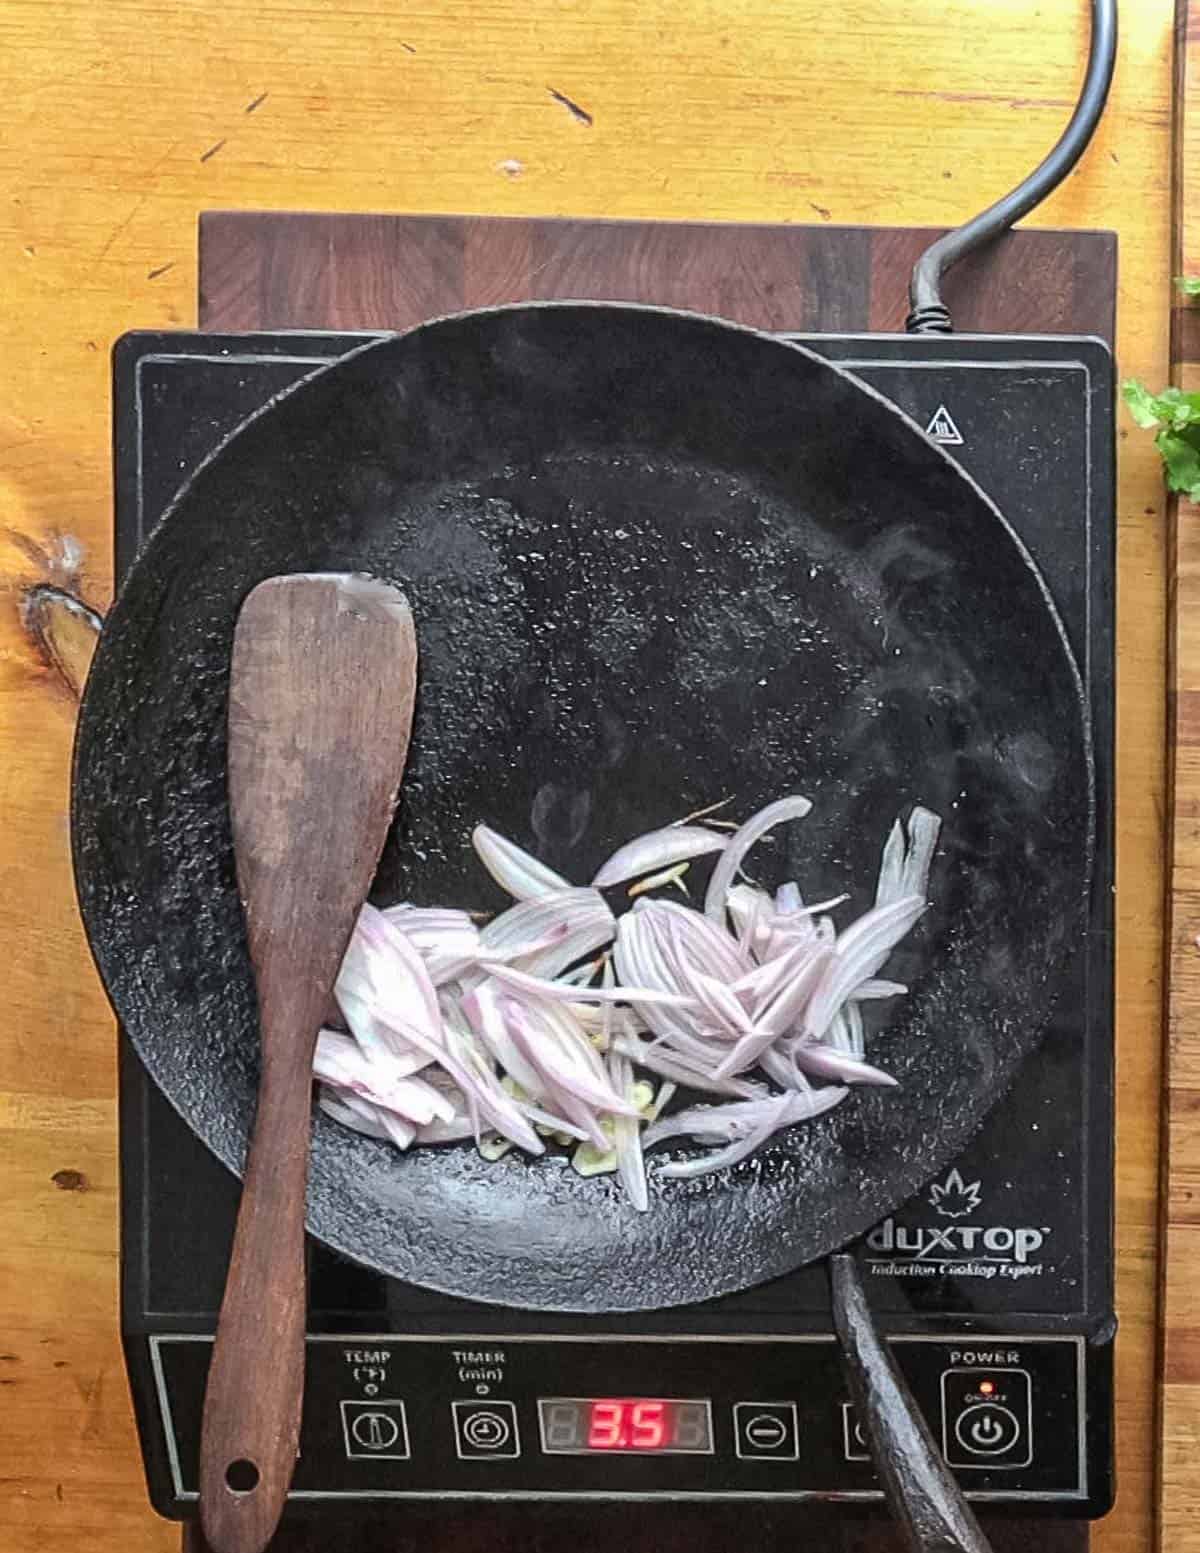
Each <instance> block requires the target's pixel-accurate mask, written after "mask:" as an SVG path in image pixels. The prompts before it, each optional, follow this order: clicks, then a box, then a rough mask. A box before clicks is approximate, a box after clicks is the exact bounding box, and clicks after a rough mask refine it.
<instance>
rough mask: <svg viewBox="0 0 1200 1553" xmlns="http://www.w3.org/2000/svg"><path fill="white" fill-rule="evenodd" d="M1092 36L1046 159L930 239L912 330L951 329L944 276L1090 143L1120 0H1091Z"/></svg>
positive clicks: (913, 289) (916, 278)
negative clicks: (1075, 95)
mask: <svg viewBox="0 0 1200 1553" xmlns="http://www.w3.org/2000/svg"><path fill="white" fill-rule="evenodd" d="M1091 5H1092V39H1091V46H1090V48H1089V50H1088V62H1087V70H1086V71H1085V72H1084V77H1083V85H1082V86H1081V87H1080V89H1079V101H1078V102H1077V103H1076V105H1075V112H1074V113H1073V114H1072V115H1071V122H1070V123H1069V124H1068V125H1067V127H1066V129H1065V130H1063V132H1062V136H1061V138H1060V139H1059V142H1058V144H1057V145H1056V146H1055V147H1054V149H1053V151H1051V152H1050V154H1049V156H1047V157H1046V159H1045V161H1044V162H1042V163H1041V164H1040V166H1038V167H1037V168H1035V169H1034V171H1033V172H1031V173H1030V174H1029V176H1028V178H1026V179H1025V180H1024V182H1023V183H1019V184H1018V185H1017V187H1016V188H1015V189H1013V190H1012V191H1011V192H1010V193H1008V194H1006V195H1005V196H1004V198H1003V199H998V200H997V201H996V203H995V204H994V205H989V206H988V208H987V209H986V210H985V211H982V212H981V213H980V214H979V215H978V216H974V217H973V218H972V219H971V220H970V221H968V222H966V223H965V224H964V225H963V226H960V227H955V229H954V231H953V232H947V233H946V235H945V236H944V237H939V238H938V240H937V242H935V243H931V244H930V246H929V247H928V248H927V249H926V250H925V252H924V253H923V254H922V255H921V257H920V258H919V259H918V260H917V262H916V264H915V265H914V266H913V272H912V279H911V281H910V282H909V287H908V300H909V305H910V307H911V309H912V311H911V312H910V313H909V315H908V319H907V321H906V323H905V326H904V327H905V328H906V329H907V330H908V332H909V333H910V334H951V333H952V332H953V329H954V325H953V324H952V323H951V321H950V310H949V309H948V308H947V307H946V305H945V303H944V302H943V301H942V289H941V281H942V276H943V275H944V274H945V273H946V271H947V270H948V269H949V268H950V266H951V265H952V264H957V263H958V261H959V260H960V259H961V258H963V256H964V255H965V254H968V253H970V252H971V251H972V250H973V249H975V248H979V247H982V245H983V244H984V243H990V242H991V241H992V239H993V238H995V237H999V236H1000V234H1001V232H1007V231H1008V229H1009V227H1010V226H1012V225H1013V223H1014V222H1017V221H1019V220H1020V219H1021V217H1022V216H1027V215H1028V214H1029V212H1030V211H1031V210H1032V209H1033V207H1034V206H1035V205H1040V204H1041V202H1042V200H1044V199H1045V198H1046V196H1047V195H1048V194H1049V193H1051V192H1052V190H1054V189H1056V188H1057V187H1058V186H1059V184H1060V183H1061V182H1062V181H1063V179H1064V178H1065V177H1066V176H1067V174H1068V173H1069V172H1070V171H1071V169H1072V167H1074V166H1075V163H1076V162H1077V161H1078V160H1079V158H1080V157H1081V156H1082V155H1083V153H1084V151H1085V150H1086V149H1087V145H1088V142H1089V141H1090V140H1091V138H1092V135H1093V133H1094V132H1095V129H1096V125H1097V124H1098V123H1099V122H1100V115H1101V114H1102V113H1103V112H1104V104H1105V102H1106V100H1107V98H1108V88H1109V85H1110V83H1111V82H1112V75H1113V64H1114V62H1115V60H1116V54H1117V0H1091Z"/></svg>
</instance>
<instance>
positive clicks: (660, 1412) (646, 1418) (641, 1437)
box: [630, 1402, 667, 1451]
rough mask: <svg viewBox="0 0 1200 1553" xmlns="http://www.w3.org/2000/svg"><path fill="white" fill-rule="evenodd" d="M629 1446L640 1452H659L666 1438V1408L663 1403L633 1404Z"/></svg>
mask: <svg viewBox="0 0 1200 1553" xmlns="http://www.w3.org/2000/svg"><path fill="white" fill-rule="evenodd" d="M631 1411H632V1414H633V1430H632V1433H631V1434H630V1444H631V1445H633V1446H635V1447H636V1448H637V1449H638V1450H640V1451H657V1450H661V1449H662V1446H663V1443H664V1441H665V1440H666V1438H667V1418H666V1414H667V1408H666V1403H664V1402H634V1403H633V1404H632V1409H631Z"/></svg>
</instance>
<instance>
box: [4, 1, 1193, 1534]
mask: <svg viewBox="0 0 1200 1553" xmlns="http://www.w3.org/2000/svg"><path fill="white" fill-rule="evenodd" d="M1124 12H1125V14H1124V16H1123V18H1122V21H1123V28H1124V32H1123V38H1122V44H1121V60H1120V63H1119V66H1118V76H1117V84H1116V87H1115V90H1114V96H1113V99H1112V103H1111V106H1110V110H1109V115H1108V118H1107V120H1106V122H1105V125H1104V126H1103V128H1102V130H1101V133H1100V135H1099V137H1098V139H1097V141H1096V143H1095V145H1094V146H1093V148H1092V149H1091V151H1090V153H1089V155H1088V157H1087V160H1086V161H1085V163H1084V164H1083V166H1082V167H1081V168H1080V170H1079V171H1078V172H1077V173H1076V174H1075V175H1073V177H1072V178H1071V179H1070V180H1069V181H1068V183H1067V184H1066V186H1065V187H1064V188H1063V189H1062V190H1061V191H1060V192H1059V193H1058V194H1057V195H1056V196H1055V197H1054V199H1053V200H1052V201H1051V202H1050V203H1048V204H1047V205H1046V206H1045V207H1044V208H1043V209H1042V210H1041V211H1039V212H1038V213H1037V222H1038V223H1039V224H1045V225H1067V226H1071V225H1075V226H1108V227H1113V228H1115V229H1116V230H1117V231H1118V232H1119V234H1120V238H1121V293H1120V328H1119V336H1118V344H1119V352H1120V356H1121V365H1122V369H1123V371H1125V372H1128V373H1133V374H1136V375H1138V376H1142V377H1146V378H1148V379H1151V380H1154V381H1163V380H1165V375H1166V372H1167V343H1168V330H1167V314H1168V308H1169V303H1170V296H1169V289H1168V277H1169V273H1170V269H1169V167H1170V160H1169V107H1170V41H1171V40H1170V34H1171V3H1170V0H1127V3H1126V5H1125V6H1124ZM1085 33H1086V6H1085V4H1084V0H1004V3H1003V4H998V3H997V0H937V3H936V4H935V3H933V0H906V3H898V0H846V3H845V4H843V5H842V6H840V7H838V8H836V9H835V10H831V9H830V8H829V7H828V6H827V5H825V4H822V3H818V0H788V3H787V4H786V5H784V4H777V3H774V0H698V3H695V4H691V5H688V6H686V7H683V6H679V5H676V4H672V3H671V0H637V3H635V0H590V3H584V0H557V3H550V0H526V3H524V4H517V3H516V0H484V3H483V4H476V5H471V6H468V5H466V4H465V3H463V0H443V4H441V5H431V4H424V5H422V4H418V5H416V6H415V7H405V8H400V7H397V6H395V5H392V4H390V3H388V0H355V3H354V4H353V5H330V6H327V7H318V6H314V5H312V4H301V3H300V0H274V3H273V4H270V5H267V4H259V5H252V4H247V3H245V0H228V3H225V4H223V5H221V6H216V5H202V4H195V3H190V0H169V3H167V0H160V3H158V4H154V3H151V0H109V3H108V4H107V5H105V6H103V7H102V6H100V5H97V4H96V3H95V0H60V3H58V4H55V5H50V4H49V3H47V0H0V61H3V64H2V65H0V70H2V71H3V76H4V80H3V91H0V191H2V193H0V254H2V255H3V260H4V265H5V284H4V288H3V294H4V303H3V304H2V305H0V348H2V351H3V355H2V359H3V361H4V364H5V369H6V370H5V371H4V373H3V377H2V379H0V528H3V531H4V532H3V534H2V535H0V568H2V571H3V579H4V582H5V585H6V586H5V592H4V600H5V602H4V605H3V609H2V611H0V793H2V795H3V797H2V801H0V879H2V882H3V888H0V942H3V944H4V946H5V954H6V960H7V963H8V967H9V976H10V979H9V980H8V982H7V987H8V994H7V1006H8V1016H7V1020H6V1022H5V1027H4V1034H3V1037H0V1388H3V1392H2V1400H0V1548H2V1549H3V1550H4V1553H33V1550H35V1549H36V1550H37V1553H59V1550H63V1553H65V1550H66V1549H72V1550H73V1549H75V1548H77V1547H78V1546H80V1545H83V1546H86V1547H87V1548H89V1549H90V1550H92V1553H108V1550H110V1549H111V1550H113V1553H115V1550H117V1549H120V1550H122V1553H144V1550H166V1549H173V1548H175V1547H177V1545H178V1531H177V1530H176V1529H175V1528H172V1527H169V1526H167V1525H165V1524H164V1523H160V1522H156V1521H155V1520H154V1518H153V1517H152V1515H151V1513H150V1512H149V1510H148V1509H147V1507H146V1504H145V1500H144V1495H143V1491H142V1485H141V1481H140V1468H139V1463H138V1458H137V1451H136V1445H135V1440H134V1435H133V1429H132V1422H131V1418H130V1410H129V1405H128V1400H127V1394H126V1387H125V1379H124V1374H123V1369H122V1363H121V1357H120V1351H119V1346H118V1341H117V1307H116V1288H117V1284H116V1274H117V1249H116V1179H115V1177H116V1147H115V1104H114V1091H115V1074H114V1053H115V1046H114V1041H113V1027H112V1020H111V1016H110V1014H109V1011H108V1009H107V1006H106V1004H105V1002H104V999H103V997H102V995H101V993H100V991H99V988H98V986H97V983H96V980H95V977H94V974H93V972H92V968H91V965H90V962H89V960H88V956H87V951H86V948H85V945H84V942H83V938H82V934H81V931H80V929H79V925H78V922H77V919H76V916H75V910H74V902H73V895H72V886H71V875H70V863H69V856H68V848H67V823H66V812H67V794H68V767H69V758H70V745H71V735H72V726H73V719H74V703H73V698H72V694H71V690H70V688H69V687H70V682H71V681H72V679H73V677H75V675H76V674H77V664H78V661H79V659H80V658H81V657H83V656H86V647H85V645H84V646H81V645H80V644H81V643H84V644H86V638H87V626H88V622H87V620H86V619H85V618H83V617H81V616H79V615H78V614H76V615H72V616H68V617H67V618H66V619H65V620H61V619H60V620H59V622H58V625H59V636H58V638H57V640H58V643H59V655H60V667H59V668H58V669H55V668H53V667H51V666H49V665H48V663H47V660H46V657H45V655H44V651H39V650H38V648H37V645H36V643H35V641H34V639H33V636H34V634H35V633H34V634H31V631H30V629H29V628H30V626H31V625H36V624H37V623H38V622H39V621H44V620H45V619H47V618H52V617H53V605H54V599H55V597H56V595H55V594H54V592H53V589H54V588H55V587H58V586H64V585H65V586H66V587H67V588H68V589H69V590H70V589H77V590H78V591H79V592H81V594H82V596H83V598H84V599H86V600H87V601H88V602H89V603H90V604H91V605H93V606H95V607H96V608H97V609H101V610H102V609H103V607H104V605H105V604H106V602H107V600H108V597H109V590H110V585H111V573H110V560H109V555H110V522H111V510H110V476H109V455H108V349H109V346H110V344H111V342H112V340H113V339H114V338H115V336H116V335H118V334H119V333H120V332H121V331H123V330H125V329H127V328H130V327H134V326H146V327H163V326H170V325H187V324H190V323H192V322H193V321H194V302H193V298H194V295H195V282H196V270H195V263H196V260H195V227H196V214H197V211H198V210H199V209H202V208H205V207H210V206H223V207H230V206H238V205H241V206H278V207H292V208H306V209H313V208H317V209H321V208H324V209H362V210H389V209H390V210H408V211H479V212H483V213H494V214H504V213H516V214H537V215H560V214H562V215H580V216H584V215H609V216H630V217H634V216H655V217H680V218H683V217H687V218H697V217H704V218H714V219H727V220H759V221H777V220H796V221H825V220H833V221H838V222H879V223H890V222H897V223H929V224H940V223H942V222H944V221H946V220H958V219H961V218H962V217H964V216H966V215H968V214H969V213H971V212H972V211H973V210H974V209H975V208H976V206H977V205H978V204H979V203H980V202H981V201H982V200H983V199H984V198H991V197H992V196H993V195H994V194H995V193H997V192H998V191H1000V190H1001V189H1003V188H1006V187H1007V186H1008V185H1009V184H1011V183H1012V182H1014V181H1015V180H1016V179H1017V178H1018V177H1019V176H1020V175H1021V174H1022V173H1023V172H1024V171H1025V170H1026V169H1027V167H1028V166H1030V165H1031V164H1032V162H1033V161H1034V160H1036V159H1037V158H1038V157H1039V156H1040V155H1041V154H1042V153H1043V152H1044V151H1045V150H1046V149H1047V147H1048V146H1049V144H1050V143H1051V142H1052V140H1053V139H1054V138H1055V136H1056V134H1057V133H1058V130H1059V128H1060V127H1061V125H1062V123H1063V121H1064V119H1065V116H1066V114H1067V112H1068V110H1069V107H1070V103H1071V101H1072V98H1073V94H1074V91H1075V87H1076V84H1077V81H1078V76H1079V72H1080V68H1081V58H1082V51H1083V47H1084V37H1085ZM555 93H558V94H561V95H560V96H556V95H555ZM562 97H565V98H567V99H569V101H570V103H573V104H575V105H576V107H577V108H578V109H580V110H582V112H577V111H572V108H571V107H570V106H569V105H568V104H566V103H564V102H563V101H562V100H561V98H562ZM1120 449H1121V471H1120V493H1119V501H1120V507H1119V511H1120V541H1119V547H1120V585H1121V600H1120V624H1119V653H1120V706H1119V735H1120V745H1121V755H1120V763H1119V779H1120V780H1119V787H1120V791H1119V816H1118V829H1119V835H1120V842H1119V855H1118V874H1119V938H1118V980H1119V987H1118V992H1119V1010H1120V1011H1119V1034H1118V1043H1119V1051H1118V1082H1119V1099H1118V1111H1119V1136H1118V1182H1117V1185H1118V1235H1119V1248H1120V1249H1119V1266H1118V1275H1119V1276H1118V1300H1119V1311H1120V1316H1121V1321H1122V1333H1121V1339H1120V1343H1119V1348H1118V1356H1119V1381H1118V1397H1117V1409H1118V1434H1119V1470H1120V1474H1121V1485H1120V1495H1119V1500H1118V1508H1117V1510H1116V1511H1115V1512H1114V1514H1113V1516H1112V1517H1110V1518H1109V1520H1108V1521H1107V1522H1105V1523H1104V1524H1103V1525H1102V1526H1101V1527H1100V1528H1099V1529H1098V1531H1097V1533H1096V1535H1095V1539H1094V1546H1095V1547H1096V1548H1098V1549H1100V1550H1101V1553H1107V1550H1109V1549H1111V1550H1117V1549H1120V1550H1122V1553H1124V1550H1127V1549H1128V1550H1139V1549H1143V1548H1150V1547H1151V1546H1152V1544H1153V1543H1154V1540H1155V1535H1156V1532H1155V1526H1154V1516H1153V1511H1152V1505H1153V1499H1154V1491H1155V1471H1156V1466H1155V1408H1156V1382H1155V1371H1156V1335H1155V1334H1156V1324H1155V1317H1156V1290H1157V1276H1158V1268H1157V1256H1156V1241H1157V1206H1158V1192H1157V1170H1158V1113H1159V1092H1160V1073H1161V1061H1160V1044H1161V1043H1160V1028H1161V1017H1160V1010H1161V964H1160V961H1161V953H1160V943H1161V933H1162V913H1161V898H1162V867H1161V857H1162V831H1163V816H1164V794H1165V787H1164V754H1163V752H1164V718H1163V685H1164V675H1165V625H1164V622H1165V607H1164V602H1165V601H1164V558H1165V543H1164V536H1165V523H1164V513H1163V503H1162V499H1161V494H1160V486H1159V480H1158V471H1157V463H1156V455H1155V454H1154V452H1153V449H1152V447H1151V446H1150V444H1149V440H1148V439H1147V438H1145V437H1141V436H1138V435H1136V434H1133V435H1130V436H1128V437H1126V436H1125V435H1124V434H1123V436H1122V441H1121V445H1120ZM39 585H40V587H41V591H37V590H38V588H39ZM31 588H32V589H34V590H35V591H34V592H33V593H32V594H30V593H29V592H28V591H27V590H29V589H31ZM47 590H49V591H47ZM1193 1524H1194V1525H1195V1526H1196V1530H1191V1529H1190V1528H1188V1529H1186V1530H1184V1529H1180V1530H1178V1531H1177V1532H1176V1534H1175V1535H1174V1536H1173V1537H1172V1538H1171V1540H1170V1546H1171V1547H1172V1548H1173V1549H1183V1548H1186V1547H1187V1546H1188V1545H1189V1544H1188V1538H1189V1536H1190V1537H1192V1538H1194V1539H1195V1541H1194V1543H1193V1544H1192V1545H1193V1546H1195V1547H1198V1548H1200V1523H1193Z"/></svg>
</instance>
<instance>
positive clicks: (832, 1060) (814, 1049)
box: [788, 1041, 899, 1089]
mask: <svg viewBox="0 0 1200 1553" xmlns="http://www.w3.org/2000/svg"><path fill="white" fill-rule="evenodd" d="M788 1055H789V1056H790V1057H791V1059H792V1061H793V1062H794V1063H795V1064H796V1066H797V1067H799V1068H802V1069H803V1070H804V1071H805V1072H806V1073H811V1074H812V1076H813V1077H814V1078H828V1079H835V1080H836V1081H837V1082H838V1083H839V1084H877V1085H879V1086H880V1087H881V1088H887V1089H894V1088H895V1087H896V1086H897V1084H898V1083H899V1080H898V1079H894V1078H893V1077H892V1075H891V1074H890V1073H885V1072H884V1071H883V1069H882V1068H876V1067H873V1066H872V1065H871V1064H870V1063H869V1062H863V1061H861V1060H860V1059H859V1058H857V1057H851V1056H849V1055H848V1054H847V1053H846V1052H840V1051H835V1050H834V1048H833V1047H832V1046H827V1045H825V1044H824V1043H823V1042H821V1041H796V1042H794V1043H793V1044H792V1046H791V1047H790V1048H789V1050H788Z"/></svg>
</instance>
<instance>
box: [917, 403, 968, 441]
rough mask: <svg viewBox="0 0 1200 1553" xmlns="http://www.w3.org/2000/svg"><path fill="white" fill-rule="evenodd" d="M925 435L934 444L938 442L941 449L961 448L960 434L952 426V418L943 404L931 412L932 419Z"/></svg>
mask: <svg viewBox="0 0 1200 1553" xmlns="http://www.w3.org/2000/svg"><path fill="white" fill-rule="evenodd" d="M925 435H926V436H927V437H932V438H933V440H934V441H935V442H940V443H941V444H942V446H943V447H948V448H957V447H961V446H962V440H963V436H962V432H961V431H959V429H958V427H957V426H956V425H955V424H954V417H953V416H952V415H951V414H950V411H949V410H947V408H946V406H945V405H944V404H939V405H938V407H937V409H936V410H935V411H934V412H933V419H932V420H931V421H930V422H929V425H928V426H926V428H925Z"/></svg>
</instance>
